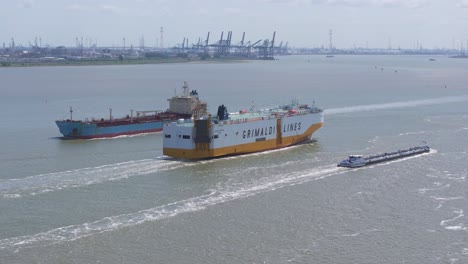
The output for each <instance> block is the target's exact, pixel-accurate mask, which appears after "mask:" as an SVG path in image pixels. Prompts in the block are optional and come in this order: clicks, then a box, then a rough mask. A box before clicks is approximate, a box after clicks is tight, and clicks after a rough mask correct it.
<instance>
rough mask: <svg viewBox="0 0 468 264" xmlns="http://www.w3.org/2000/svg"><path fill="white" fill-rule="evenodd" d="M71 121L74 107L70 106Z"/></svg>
mask: <svg viewBox="0 0 468 264" xmlns="http://www.w3.org/2000/svg"><path fill="white" fill-rule="evenodd" d="M70 121H73V108H72V107H71V106H70Z"/></svg>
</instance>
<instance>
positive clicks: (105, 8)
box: [98, 5, 118, 14]
mask: <svg viewBox="0 0 468 264" xmlns="http://www.w3.org/2000/svg"><path fill="white" fill-rule="evenodd" d="M98 10H99V11H100V12H101V13H104V14H115V13H117V12H118V8H117V7H116V6H113V5H101V6H99V8H98Z"/></svg>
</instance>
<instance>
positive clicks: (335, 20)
mask: <svg viewBox="0 0 468 264" xmlns="http://www.w3.org/2000/svg"><path fill="white" fill-rule="evenodd" d="M0 18H1V19H0V43H6V45H7V46H8V43H10V41H11V38H12V37H13V38H14V39H15V42H16V43H17V44H23V45H25V46H27V45H29V44H28V43H29V41H31V43H33V42H34V39H35V38H36V37H37V38H39V37H40V38H41V39H42V44H43V46H44V45H45V44H50V45H52V46H58V45H66V46H73V45H75V39H76V37H79V38H80V39H81V37H83V39H84V42H85V44H86V43H89V41H88V42H87V41H86V40H90V39H92V40H93V42H95V41H96V40H97V43H98V46H122V42H123V40H122V39H123V38H124V37H125V39H126V44H127V46H129V45H130V44H133V45H134V46H139V43H140V38H141V37H142V36H144V39H145V46H155V45H156V43H157V41H159V36H160V33H159V31H160V27H161V26H163V27H164V45H165V46H168V45H175V44H176V43H178V42H182V39H183V38H184V37H188V38H189V41H190V42H191V43H192V42H196V41H197V40H198V38H199V37H202V39H205V38H206V34H207V32H208V31H210V32H211V36H210V42H214V41H215V40H217V39H219V37H220V35H221V31H225V36H226V31H228V30H231V31H233V42H238V41H240V39H241V37H242V32H244V31H245V32H246V39H247V40H252V41H256V40H258V39H265V38H269V39H271V37H272V34H273V31H275V30H276V31H277V39H276V40H277V41H280V40H283V41H289V44H290V46H296V47H305V46H307V47H314V46H320V45H325V46H327V45H328V32H329V30H330V29H332V30H333V44H334V46H336V47H337V48H352V47H353V46H360V47H366V46H368V47H385V48H386V47H388V46H389V44H391V46H392V47H394V48H395V47H402V48H414V47H415V46H416V45H417V43H420V44H422V45H423V47H425V48H433V47H436V46H437V47H447V48H452V47H453V45H454V44H455V46H457V48H459V47H460V45H462V44H463V46H466V44H467V42H468V0H133V1H130V0H0Z"/></svg>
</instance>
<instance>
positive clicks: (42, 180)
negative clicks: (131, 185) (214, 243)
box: [0, 157, 190, 198]
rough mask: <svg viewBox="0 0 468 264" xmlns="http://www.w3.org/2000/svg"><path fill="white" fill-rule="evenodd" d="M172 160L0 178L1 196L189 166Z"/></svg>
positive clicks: (62, 187) (20, 195)
mask: <svg viewBox="0 0 468 264" xmlns="http://www.w3.org/2000/svg"><path fill="white" fill-rule="evenodd" d="M189 165H190V163H181V162H178V161H174V160H166V159H163V158H162V157H161V158H159V159H145V160H136V161H128V162H121V163H116V164H109V165H103V166H98V167H90V168H83V169H77V170H70V171H62V172H55V173H47V174H39V175H33V176H29V177H26V178H22V179H11V180H4V181H0V195H1V196H0V197H3V198H18V197H22V196H25V195H26V196H28V195H36V194H41V193H47V192H52V191H57V190H61V189H65V188H76V187H80V186H86V185H91V184H97V183H102V182H106V181H114V180H120V179H125V178H129V177H132V176H140V175H147V174H151V173H155V172H157V171H164V170H170V169H176V168H179V167H181V166H189Z"/></svg>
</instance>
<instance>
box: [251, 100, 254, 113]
mask: <svg viewBox="0 0 468 264" xmlns="http://www.w3.org/2000/svg"><path fill="white" fill-rule="evenodd" d="M254 109H255V101H252V103H251V104H250V112H253V111H254Z"/></svg>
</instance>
